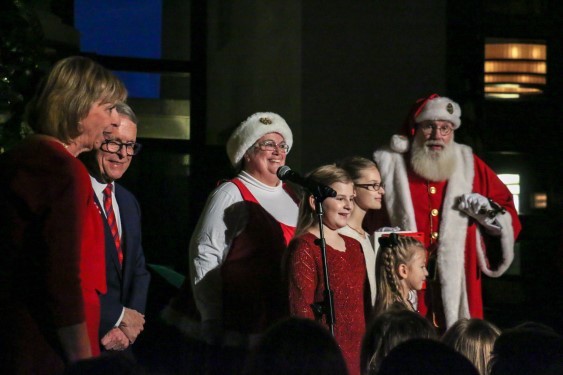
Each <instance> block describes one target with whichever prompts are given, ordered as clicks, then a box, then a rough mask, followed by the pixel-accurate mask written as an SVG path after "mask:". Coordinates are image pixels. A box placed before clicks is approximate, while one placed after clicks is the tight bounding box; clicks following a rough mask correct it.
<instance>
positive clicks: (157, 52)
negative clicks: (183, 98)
mask: <svg viewBox="0 0 563 375" xmlns="http://www.w3.org/2000/svg"><path fill="white" fill-rule="evenodd" d="M74 24H75V27H76V28H77V29H78V31H80V50H81V51H82V52H90V53H97V54H100V55H109V56H128V57H142V58H155V59H158V58H160V57H161V36H162V35H161V30H162V0H111V1H109V0H98V1H91V0H75V2H74ZM119 76H120V77H121V78H122V79H123V81H124V82H125V85H126V86H127V89H128V90H129V96H131V97H139V98H158V97H159V96H160V78H159V75H157V74H144V73H143V74H141V73H125V72H121V73H120V74H119Z"/></svg>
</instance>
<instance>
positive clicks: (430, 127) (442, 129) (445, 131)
mask: <svg viewBox="0 0 563 375" xmlns="http://www.w3.org/2000/svg"><path fill="white" fill-rule="evenodd" d="M419 126H420V129H422V133H424V135H430V134H432V132H433V131H435V130H437V131H438V132H439V133H440V135H442V136H446V135H450V134H451V132H452V131H453V130H454V129H453V128H452V126H451V125H443V126H437V125H435V124H432V123H429V122H424V123H422V124H420V125H419Z"/></svg>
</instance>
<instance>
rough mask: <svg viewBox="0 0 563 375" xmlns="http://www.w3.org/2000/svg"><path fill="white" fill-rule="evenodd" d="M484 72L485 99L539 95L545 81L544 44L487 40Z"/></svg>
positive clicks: (545, 55) (545, 58) (542, 42)
mask: <svg viewBox="0 0 563 375" xmlns="http://www.w3.org/2000/svg"><path fill="white" fill-rule="evenodd" d="M484 71H485V76H484V82H485V97H486V98H496V99H518V98H521V97H525V96H532V95H539V94H542V93H543V91H544V89H545V86H546V83H547V79H546V76H547V46H546V45H545V42H544V41H521V40H510V39H488V40H487V41H486V43H485V66H484Z"/></svg>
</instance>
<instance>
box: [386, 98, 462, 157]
mask: <svg viewBox="0 0 563 375" xmlns="http://www.w3.org/2000/svg"><path fill="white" fill-rule="evenodd" d="M460 118H461V108H460V107H459V104H457V103H456V102H454V101H453V100H451V99H449V98H446V97H442V96H440V95H438V94H432V95H429V96H427V97H425V98H420V99H418V100H417V101H416V102H415V103H414V105H413V106H412V108H411V110H410V111H409V114H408V116H407V118H406V119H405V121H404V123H403V127H402V129H401V132H400V134H395V135H393V137H391V145H390V146H391V149H392V150H393V151H395V152H399V153H405V152H407V151H408V150H409V146H410V141H411V139H412V137H413V136H414V132H415V126H416V124H418V123H421V122H422V121H426V120H442V121H449V122H451V123H452V125H453V128H454V130H455V129H457V128H459V127H460V125H461V119H460Z"/></svg>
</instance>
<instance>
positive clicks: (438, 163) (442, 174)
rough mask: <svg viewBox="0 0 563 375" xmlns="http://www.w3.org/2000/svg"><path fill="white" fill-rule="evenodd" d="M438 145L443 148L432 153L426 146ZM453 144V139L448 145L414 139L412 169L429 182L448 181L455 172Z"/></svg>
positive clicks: (420, 138) (418, 138)
mask: <svg viewBox="0 0 563 375" xmlns="http://www.w3.org/2000/svg"><path fill="white" fill-rule="evenodd" d="M431 144H439V145H442V146H444V148H443V149H442V150H440V151H433V150H431V149H430V148H428V147H427V145H431ZM454 149H455V143H454V141H453V138H452V140H451V142H450V143H449V144H445V143H444V142H442V141H430V140H429V141H427V140H425V139H424V138H422V137H415V139H414V140H413V143H412V147H411V166H412V169H413V170H414V171H415V172H416V173H417V174H418V175H419V176H421V177H423V178H425V179H427V180H430V181H445V180H448V179H449V178H450V177H451V176H452V174H453V173H454V171H455V168H456V157H455V150H454Z"/></svg>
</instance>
